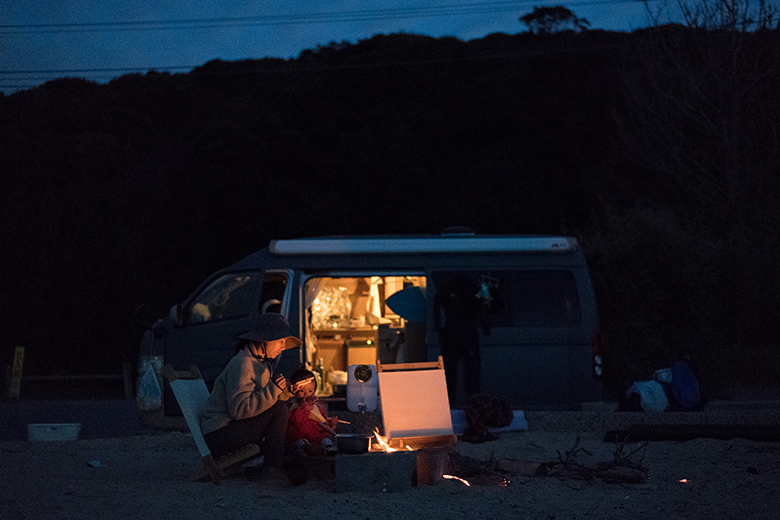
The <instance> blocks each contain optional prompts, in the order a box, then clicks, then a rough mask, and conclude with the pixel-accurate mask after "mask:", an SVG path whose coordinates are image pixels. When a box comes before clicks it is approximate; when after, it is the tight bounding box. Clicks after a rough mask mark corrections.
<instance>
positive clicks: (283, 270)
mask: <svg viewBox="0 0 780 520" xmlns="http://www.w3.org/2000/svg"><path fill="white" fill-rule="evenodd" d="M456 278H460V279H468V280H469V281H470V282H471V283H473V284H474V285H473V287H474V288H475V290H474V295H473V298H474V299H475V300H477V301H478V302H479V305H480V309H481V312H480V323H479V324H475V326H476V327H478V334H479V336H478V338H479V341H478V345H479V346H478V348H479V358H480V360H481V369H480V370H481V387H480V392H481V393H482V394H486V395H499V396H504V397H506V398H508V399H509V400H510V401H511V403H512V405H513V406H514V407H515V409H526V410H534V409H537V410H538V409H550V410H554V409H579V408H580V406H581V404H582V403H583V402H587V401H597V400H600V399H601V385H600V382H599V379H600V376H601V356H600V351H599V348H600V346H599V344H598V337H599V334H598V330H599V323H598V314H597V309H596V301H595V296H594V293H593V287H592V284H591V279H590V275H589V272H588V268H587V265H586V263H585V258H584V256H583V253H582V251H581V249H580V248H579V246H578V244H577V241H576V239H574V238H571V237H562V236H509V235H476V234H463V233H459V234H442V235H422V236H418V235H414V236H330V237H317V238H301V239H290V240H275V241H272V242H271V243H270V245H269V246H268V247H266V248H264V249H261V250H260V251H257V252H256V253H254V254H251V255H249V256H247V257H246V258H244V259H242V260H240V261H238V262H236V263H235V264H233V265H231V266H229V267H227V268H225V269H222V270H220V271H217V272H216V273H214V274H213V275H211V276H210V277H209V278H208V279H207V280H205V281H204V282H203V283H202V284H201V286H200V287H198V289H197V290H195V291H194V292H193V293H192V295H191V296H190V297H189V298H187V299H186V300H185V301H184V302H182V303H181V304H177V305H175V306H174V307H173V308H172V309H171V313H170V315H169V316H168V317H166V318H165V319H162V320H159V321H158V322H157V323H156V324H155V325H154V326H152V327H151V328H150V330H148V331H147V332H146V333H145V335H144V337H143V341H142V345H141V357H140V363H139V366H141V367H143V366H146V364H147V363H153V365H154V366H155V367H156V368H157V369H158V370H159V369H160V368H161V366H162V363H163V362H164V363H171V364H172V365H173V366H174V368H176V369H180V370H183V369H186V368H187V367H189V366H190V365H192V364H195V365H197V366H198V367H199V368H200V371H201V373H202V374H203V377H204V379H205V380H206V381H207V383H211V382H213V380H214V379H215V378H216V377H217V376H218V375H219V374H220V372H221V371H222V369H223V368H224V367H225V365H226V364H227V362H228V360H229V359H230V358H231V356H233V354H234V352H235V345H236V337H237V336H238V335H239V334H241V333H243V332H245V331H246V330H247V329H249V327H250V324H251V323H252V321H253V319H256V317H257V316H258V315H259V314H262V313H264V312H278V313H281V314H283V315H284V316H286V317H287V318H288V320H289V322H290V327H291V330H292V331H293V332H294V333H295V334H296V335H298V336H299V337H300V338H301V339H302V340H303V345H302V346H301V347H300V348H298V349H294V350H288V351H285V352H284V353H283V354H282V356H280V358H278V359H277V369H278V370H281V371H282V372H283V373H284V374H285V375H288V376H289V374H290V373H291V372H292V371H293V370H295V369H297V368H299V367H300V366H306V367H308V368H311V369H313V370H316V371H317V372H318V375H321V380H320V387H319V388H320V390H319V391H320V395H323V396H331V395H339V394H340V392H342V391H343V390H344V388H343V384H344V378H345V374H346V371H347V369H348V368H349V367H350V366H353V365H374V364H375V363H377V361H379V362H380V363H407V362H417V361H435V360H437V359H438V356H439V355H441V354H442V345H441V336H442V327H446V316H443V315H442V312H443V311H442V307H441V305H438V304H437V301H439V300H437V294H438V297H441V296H442V295H443V292H444V291H446V287H447V284H448V283H449V282H450V281H452V280H453V279H456ZM444 368H445V370H446V371H458V373H460V376H461V377H456V378H455V380H456V381H458V382H459V383H458V384H457V386H456V387H455V390H454V391H453V390H451V391H450V394H451V395H450V399H451V401H452V402H453V404H454V406H460V407H462V406H463V404H464V402H465V399H466V397H465V390H464V388H463V384H462V383H463V381H464V377H462V376H463V372H464V371H465V370H464V367H463V366H447V361H446V360H445V367H444ZM163 388H164V399H163V401H164V405H165V409H166V414H172V413H176V412H175V411H176V410H177V409H178V407H176V405H175V400H174V399H173V398H172V396H171V395H169V394H170V392H169V389H168V388H167V387H166V385H163ZM453 393H454V394H455V395H452V394H453Z"/></svg>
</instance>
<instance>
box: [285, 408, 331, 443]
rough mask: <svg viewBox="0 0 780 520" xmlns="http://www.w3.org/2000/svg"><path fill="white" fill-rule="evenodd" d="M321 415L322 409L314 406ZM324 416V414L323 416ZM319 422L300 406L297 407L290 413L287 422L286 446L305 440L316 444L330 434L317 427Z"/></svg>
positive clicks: (309, 411)
mask: <svg viewBox="0 0 780 520" xmlns="http://www.w3.org/2000/svg"><path fill="white" fill-rule="evenodd" d="M315 406H317V408H319V410H320V414H323V411H322V408H320V407H319V405H315ZM323 415H324V414H323ZM319 422H320V421H318V420H317V419H315V418H314V417H313V415H312V413H311V410H306V409H305V408H303V407H302V406H297V407H295V408H293V409H292V410H291V411H290V416H289V418H288V420H287V444H288V445H289V444H295V443H296V442H298V441H299V440H300V439H306V440H308V441H309V442H310V443H312V444H317V443H318V442H320V441H321V440H322V439H324V438H326V437H329V436H330V434H329V433H328V432H327V431H326V430H324V429H322V428H321V427H320V426H319Z"/></svg>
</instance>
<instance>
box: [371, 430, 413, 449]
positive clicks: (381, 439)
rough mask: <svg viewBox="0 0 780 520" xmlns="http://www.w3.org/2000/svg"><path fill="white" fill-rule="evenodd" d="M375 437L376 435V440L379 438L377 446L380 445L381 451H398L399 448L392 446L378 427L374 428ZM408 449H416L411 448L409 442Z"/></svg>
mask: <svg viewBox="0 0 780 520" xmlns="http://www.w3.org/2000/svg"><path fill="white" fill-rule="evenodd" d="M374 437H376V440H377V443H376V444H375V446H378V447H379V450H380V451H382V450H384V451H386V452H387V453H392V452H394V451H398V449H397V448H392V447H390V445H389V444H388V443H387V439H385V438H384V437H382V436H381V435H379V429H378V428H374ZM406 449H407V450H408V451H414V450H413V449H412V448H411V446H409V445H408V444H407V445H406Z"/></svg>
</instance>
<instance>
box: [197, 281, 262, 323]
mask: <svg viewBox="0 0 780 520" xmlns="http://www.w3.org/2000/svg"><path fill="white" fill-rule="evenodd" d="M260 280H261V278H260V274H259V273H231V274H225V275H222V276H220V277H218V278H217V279H215V280H214V281H213V282H212V283H210V284H209V285H208V286H207V287H206V288H205V289H204V290H203V292H201V293H200V295H198V297H197V298H195V300H194V301H193V302H192V304H191V306H190V308H189V309H187V311H188V312H186V313H185V324H188V325H191V324H195V323H206V322H210V321H217V320H225V319H229V318H239V317H241V316H246V315H247V314H249V313H250V311H251V310H252V302H254V301H255V297H256V295H257V291H258V289H259V285H260Z"/></svg>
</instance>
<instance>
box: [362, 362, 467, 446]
mask: <svg viewBox="0 0 780 520" xmlns="http://www.w3.org/2000/svg"><path fill="white" fill-rule="evenodd" d="M377 375H378V376H379V399H380V402H381V406H382V422H383V424H384V428H385V437H387V438H388V439H395V438H399V437H424V436H435V435H452V416H451V415H450V403H449V397H448V396H447V382H446V380H445V377H444V370H443V369H433V370H409V371H392V370H387V371H386V370H383V371H381V372H379V373H378V374H377Z"/></svg>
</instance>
